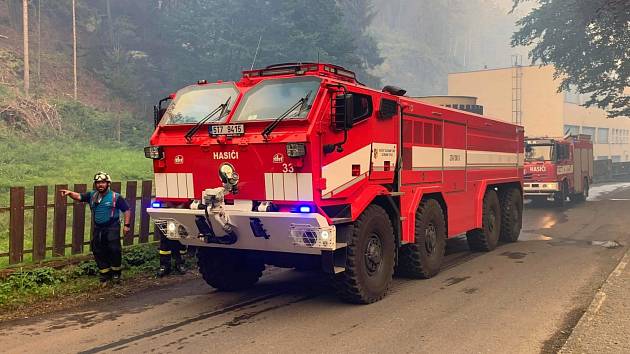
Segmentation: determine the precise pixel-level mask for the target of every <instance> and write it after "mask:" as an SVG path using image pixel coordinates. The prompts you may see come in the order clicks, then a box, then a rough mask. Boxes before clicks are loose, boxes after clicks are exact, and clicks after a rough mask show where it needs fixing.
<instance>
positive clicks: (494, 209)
mask: <svg viewBox="0 0 630 354" xmlns="http://www.w3.org/2000/svg"><path fill="white" fill-rule="evenodd" d="M500 234H501V205H500V203H499V197H498V196H497V193H496V192H495V191H494V190H492V189H488V190H487V191H486V194H485V195H484V197H483V215H482V221H481V229H475V230H471V231H468V232H467V233H466V238H467V239H468V247H470V249H471V250H473V251H486V252H487V251H492V250H493V249H495V248H496V247H497V244H498V243H499V235H500Z"/></svg>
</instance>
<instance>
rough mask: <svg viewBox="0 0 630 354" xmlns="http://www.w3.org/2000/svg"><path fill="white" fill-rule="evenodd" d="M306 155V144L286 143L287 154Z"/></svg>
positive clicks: (293, 155)
mask: <svg viewBox="0 0 630 354" xmlns="http://www.w3.org/2000/svg"><path fill="white" fill-rule="evenodd" d="M304 155H306V145H305V144H304V143H288V144H287V156H289V157H302V156H304Z"/></svg>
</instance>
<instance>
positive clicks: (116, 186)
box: [110, 182, 122, 194]
mask: <svg viewBox="0 0 630 354" xmlns="http://www.w3.org/2000/svg"><path fill="white" fill-rule="evenodd" d="M121 185H122V184H121V183H120V182H112V185H111V187H110V188H111V189H112V190H113V191H114V192H116V193H118V194H120V188H121Z"/></svg>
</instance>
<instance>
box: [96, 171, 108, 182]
mask: <svg viewBox="0 0 630 354" xmlns="http://www.w3.org/2000/svg"><path fill="white" fill-rule="evenodd" d="M98 181H105V182H109V183H111V182H112V178H111V177H109V175H108V174H107V173H105V172H103V171H99V172H97V173H96V174H95V175H94V182H98Z"/></svg>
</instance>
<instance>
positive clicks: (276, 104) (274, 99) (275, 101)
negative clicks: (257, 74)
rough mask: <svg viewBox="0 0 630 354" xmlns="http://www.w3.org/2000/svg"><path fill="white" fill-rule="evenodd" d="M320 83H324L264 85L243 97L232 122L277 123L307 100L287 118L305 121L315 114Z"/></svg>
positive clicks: (301, 81)
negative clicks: (285, 114) (313, 106)
mask: <svg viewBox="0 0 630 354" xmlns="http://www.w3.org/2000/svg"><path fill="white" fill-rule="evenodd" d="M320 83H321V80H320V79H318V78H316V77H301V78H292V79H277V80H267V81H263V82H261V83H259V84H258V85H256V86H255V87H254V88H252V89H251V90H250V91H248V92H247V93H246V94H245V96H243V101H242V103H241V104H240V105H239V108H238V109H237V111H236V113H235V114H234V118H232V120H233V121H241V122H249V121H263V120H273V119H276V118H278V117H279V116H280V115H282V114H283V113H285V112H286V111H287V109H289V108H290V107H291V106H293V105H295V104H296V102H298V101H299V100H300V99H304V98H306V99H307V100H306V101H305V102H304V104H303V105H302V106H301V107H298V108H296V109H295V110H293V111H292V112H289V115H288V116H287V117H286V119H305V118H306V117H307V115H308V112H309V111H310V110H311V106H312V105H313V100H315V96H316V94H317V90H318V89H319V85H320ZM309 93H310V94H309Z"/></svg>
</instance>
